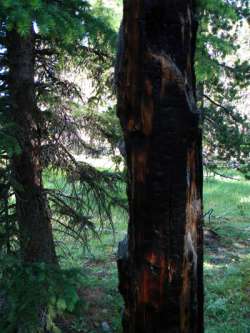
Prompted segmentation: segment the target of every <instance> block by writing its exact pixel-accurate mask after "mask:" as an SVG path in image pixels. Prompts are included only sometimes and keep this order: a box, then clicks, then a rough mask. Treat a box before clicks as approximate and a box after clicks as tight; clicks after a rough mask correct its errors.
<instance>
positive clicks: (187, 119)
mask: <svg viewBox="0 0 250 333" xmlns="http://www.w3.org/2000/svg"><path fill="white" fill-rule="evenodd" d="M122 25H123V27H122V29H121V31H123V52H122V54H121V59H119V60H118V61H119V66H118V73H117V77H118V79H117V84H118V104H117V109H118V116H119V118H120V122H121V126H122V129H123V133H124V138H125V145H126V156H127V166H128V199H129V226H128V256H124V257H123V258H121V257H119V258H118V271H119V280H120V281H119V289H120V292H121V294H122V295H123V298H124V301H125V311H124V317H123V327H124V332H125V333H165V332H170V333H175V332H183V333H184V332H185V333H186V332H188V333H195V332H203V271H202V267H203V247H202V246H203V245H202V244H203V239H202V157H201V129H200V115H199V112H198V111H197V108H196V98H195V74H194V53H195V41H196V30H197V23H196V21H195V4H194V1H192V0H124V13H123V22H122Z"/></svg>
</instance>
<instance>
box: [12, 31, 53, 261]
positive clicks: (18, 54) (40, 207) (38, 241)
mask: <svg viewBox="0 0 250 333" xmlns="http://www.w3.org/2000/svg"><path fill="white" fill-rule="evenodd" d="M7 55H8V66H9V82H8V85H9V91H10V101H11V115H12V121H13V122H14V124H15V126H16V133H15V136H16V137H17V139H18V142H19V145H20V147H21V153H20V154H16V155H14V156H13V158H12V161H11V163H12V171H13V176H14V188H15V195H16V209H17V219H18V224H19V230H20V245H21V254H22V257H23V260H24V261H25V262H45V263H49V264H54V263H56V262H57V261H56V254H55V247H54V243H53V236H52V229H51V223H50V210H49V207H48V202H47V199H46V195H45V193H44V191H43V184H42V167H41V159H40V150H41V142H40V128H39V123H40V120H41V119H40V112H39V110H38V108H37V103H36V96H35V82H34V80H35V78H34V61H35V60H34V34H33V32H32V31H30V33H29V34H28V35H27V36H26V37H22V36H20V34H19V33H17V32H16V31H15V30H13V31H11V32H10V33H9V35H8V44H7Z"/></svg>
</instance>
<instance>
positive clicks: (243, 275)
mask: <svg viewBox="0 0 250 333" xmlns="http://www.w3.org/2000/svg"><path fill="white" fill-rule="evenodd" d="M223 172H224V174H225V175H227V176H229V177H232V178H234V179H230V178H222V177H219V176H213V175H211V174H210V175H208V176H206V177H205V181H204V201H205V207H204V212H205V214H206V215H205V253H204V277H205V281H204V284H205V332H207V333H223V332H225V333H228V332H232V333H236V332H237V333H245V332H246V333H247V332H249V330H250V324H249V313H250V304H249V298H250V246H249V245H250V182H249V181H246V180H245V179H244V178H242V176H240V175H239V174H238V173H236V172H235V171H229V170H226V171H225V170H223ZM113 220H114V226H113V227H114V228H113V227H112V226H111V225H106V226H103V229H102V232H101V236H100V237H99V239H98V238H95V237H92V238H91V239H90V241H89V243H88V247H86V246H84V245H83V244H79V243H76V242H74V241H72V238H69V237H67V236H66V235H65V236H64V238H63V239H62V238H61V236H60V237H58V242H57V244H58V254H59V256H60V258H61V264H62V266H63V268H64V269H66V270H72V269H73V270H75V271H78V274H79V273H80V274H79V276H80V280H81V282H80V285H79V286H78V289H77V295H78V302H77V303H78V304H77V306H76V307H75V310H74V311H72V312H71V311H68V314H67V315H64V316H63V317H61V318H60V319H59V320H58V322H57V325H58V327H59V328H61V330H62V332H72V333H76V332H82V333H97V332H115V333H121V332H122V330H121V320H120V318H121V314H122V308H123V304H122V299H121V296H120V294H119V292H118V278H117V270H116V251H117V245H118V241H120V240H122V239H123V238H124V237H125V235H126V228H127V217H126V214H125V213H124V212H121V211H120V210H114V211H113ZM65 302H66V300H65ZM66 307H67V305H66V304H65V308H66Z"/></svg>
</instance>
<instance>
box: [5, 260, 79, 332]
mask: <svg viewBox="0 0 250 333" xmlns="http://www.w3.org/2000/svg"><path fill="white" fill-rule="evenodd" d="M0 273H1V275H0V285H1V296H2V297H3V299H4V303H3V305H2V308H1V309H0V312H1V315H2V318H4V319H3V320H1V323H0V330H1V332H6V333H8V332H10V333H11V332H13V331H15V330H16V329H17V328H22V332H25V333H35V332H40V331H39V327H40V330H41V331H42V328H41V317H43V316H45V318H46V321H45V323H46V325H47V326H46V328H47V329H48V330H50V331H51V332H55V333H57V332H60V330H59V329H58V328H57V326H56V325H55V322H54V320H55V319H56V317H57V316H59V315H62V314H63V313H65V312H70V313H71V312H73V311H74V310H75V308H76V306H77V304H78V302H79V296H78V294H77V288H78V287H79V285H80V283H81V276H80V271H79V270H76V269H71V270H61V269H56V268H54V267H53V268H52V267H49V266H46V265H45V264H43V263H41V264H39V263H36V264H29V265H27V264H25V265H23V264H22V263H21V262H20V261H19V260H17V259H14V258H13V257H8V256H7V257H5V258H1V272H0ZM40 316H41V317H40Z"/></svg>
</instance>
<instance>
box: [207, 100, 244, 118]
mask: <svg viewBox="0 0 250 333" xmlns="http://www.w3.org/2000/svg"><path fill="white" fill-rule="evenodd" d="M203 97H205V98H206V99H207V100H208V101H209V102H211V103H212V104H214V105H215V106H218V107H219V108H221V109H223V110H224V111H226V113H227V114H228V115H229V116H230V117H231V118H232V119H233V120H234V121H235V122H238V119H237V118H236V117H235V116H234V115H233V114H232V112H231V111H230V110H229V109H228V108H226V107H225V106H223V105H221V104H219V103H218V102H215V101H214V100H213V99H211V98H210V97H209V96H207V95H206V94H203Z"/></svg>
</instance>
